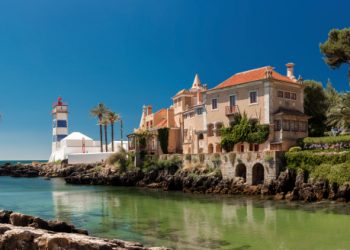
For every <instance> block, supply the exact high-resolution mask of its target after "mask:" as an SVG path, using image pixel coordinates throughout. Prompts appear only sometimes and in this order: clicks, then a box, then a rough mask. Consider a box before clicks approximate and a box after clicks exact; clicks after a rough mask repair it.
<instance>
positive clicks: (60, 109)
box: [50, 97, 68, 160]
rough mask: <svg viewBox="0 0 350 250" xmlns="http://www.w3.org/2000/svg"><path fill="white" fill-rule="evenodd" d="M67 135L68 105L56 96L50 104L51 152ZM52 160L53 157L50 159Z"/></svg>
mask: <svg viewBox="0 0 350 250" xmlns="http://www.w3.org/2000/svg"><path fill="white" fill-rule="evenodd" d="M67 135H68V105H67V104H66V103H64V102H62V98H61V97H58V99H57V102H55V103H54V104H53V106H52V154H51V157H50V158H52V157H54V155H55V152H57V151H58V150H59V149H60V145H61V144H60V142H61V140H62V139H64V138H65V137H66V136H67ZM52 160H54V159H52Z"/></svg>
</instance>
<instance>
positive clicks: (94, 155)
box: [49, 97, 128, 164]
mask: <svg viewBox="0 0 350 250" xmlns="http://www.w3.org/2000/svg"><path fill="white" fill-rule="evenodd" d="M52 126H53V128H52V152H51V156H50V159H49V162H56V161H62V160H67V161H68V163H70V164H81V163H98V162H101V161H104V160H106V159H107V158H108V157H109V156H110V155H111V154H112V153H114V152H116V151H118V150H119V149H120V147H118V145H120V144H121V142H120V141H115V142H114V145H115V150H114V152H111V151H112V150H111V147H110V146H108V148H109V152H101V151H100V150H101V147H100V141H94V140H93V139H91V138H90V137H88V136H87V135H84V134H82V133H80V132H73V133H71V134H68V104H67V103H64V102H63V101H62V98H61V97H59V98H58V100H57V102H55V103H54V104H53V107H52ZM123 148H124V149H126V150H127V149H128V145H127V142H123Z"/></svg>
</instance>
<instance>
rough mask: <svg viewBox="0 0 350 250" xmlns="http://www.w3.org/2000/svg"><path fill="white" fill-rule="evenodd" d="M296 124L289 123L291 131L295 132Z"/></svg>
mask: <svg viewBox="0 0 350 250" xmlns="http://www.w3.org/2000/svg"><path fill="white" fill-rule="evenodd" d="M294 125H295V122H294V121H290V122H289V126H290V131H295V126H294Z"/></svg>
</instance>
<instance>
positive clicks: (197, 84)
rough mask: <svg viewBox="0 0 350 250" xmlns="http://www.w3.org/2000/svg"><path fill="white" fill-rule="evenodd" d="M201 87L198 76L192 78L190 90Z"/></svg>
mask: <svg viewBox="0 0 350 250" xmlns="http://www.w3.org/2000/svg"><path fill="white" fill-rule="evenodd" d="M200 87H202V83H201V80H200V79H199V76H198V74H196V75H195V76H194V80H193V84H192V89H198V88H200Z"/></svg>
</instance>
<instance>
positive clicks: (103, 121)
mask: <svg viewBox="0 0 350 250" xmlns="http://www.w3.org/2000/svg"><path fill="white" fill-rule="evenodd" d="M101 124H102V125H103V127H104V129H105V142H106V144H105V148H106V152H108V136H107V126H108V125H109V120H108V118H107V117H106V115H105V116H103V118H102V120H101Z"/></svg>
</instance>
